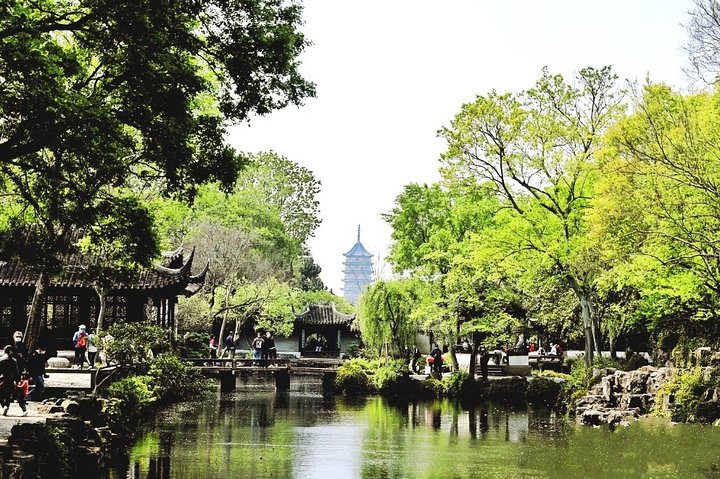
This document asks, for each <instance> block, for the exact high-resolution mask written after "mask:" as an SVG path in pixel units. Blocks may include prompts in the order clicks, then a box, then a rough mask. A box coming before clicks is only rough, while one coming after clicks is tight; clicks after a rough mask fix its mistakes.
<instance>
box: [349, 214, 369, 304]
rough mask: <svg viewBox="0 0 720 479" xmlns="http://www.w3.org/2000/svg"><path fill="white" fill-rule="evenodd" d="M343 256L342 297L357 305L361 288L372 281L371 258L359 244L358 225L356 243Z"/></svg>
mask: <svg viewBox="0 0 720 479" xmlns="http://www.w3.org/2000/svg"><path fill="white" fill-rule="evenodd" d="M343 256H345V262H344V263H343V274H344V277H343V296H344V297H345V299H347V300H348V301H350V302H351V303H352V304H357V301H358V298H360V293H361V292H362V290H363V288H364V287H365V286H367V285H368V284H370V283H372V281H373V274H372V257H373V255H371V254H370V253H368V251H367V250H366V249H365V247H364V246H363V245H362V243H361V242H360V225H358V233H357V243H355V245H354V246H353V247H352V248H351V249H350V251H348V252H347V253H345V254H344V255H343Z"/></svg>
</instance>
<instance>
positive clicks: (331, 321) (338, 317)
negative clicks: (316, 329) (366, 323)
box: [295, 304, 355, 326]
mask: <svg viewBox="0 0 720 479" xmlns="http://www.w3.org/2000/svg"><path fill="white" fill-rule="evenodd" d="M295 318H296V321H297V322H298V323H300V324H308V325H320V326H342V325H347V326H349V325H350V323H352V322H353V320H354V319H355V315H354V314H345V313H341V312H339V311H337V310H336V309H335V305H334V304H308V305H307V309H305V311H303V312H302V313H299V314H296V315H295Z"/></svg>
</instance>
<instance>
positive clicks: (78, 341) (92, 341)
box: [72, 324, 98, 369]
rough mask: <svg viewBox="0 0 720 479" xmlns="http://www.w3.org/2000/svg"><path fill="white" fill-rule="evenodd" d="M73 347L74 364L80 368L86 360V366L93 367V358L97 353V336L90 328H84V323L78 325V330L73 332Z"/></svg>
mask: <svg viewBox="0 0 720 479" xmlns="http://www.w3.org/2000/svg"><path fill="white" fill-rule="evenodd" d="M72 340H73V347H74V349H75V364H76V366H77V367H78V368H80V369H82V368H83V365H84V364H85V363H86V362H87V363H88V367H89V368H90V369H93V368H94V367H95V359H96V358H97V354H98V345H97V336H96V335H95V334H94V333H93V332H92V330H91V329H89V328H86V327H85V325H84V324H81V325H80V326H78V330H77V331H75V334H73V338H72Z"/></svg>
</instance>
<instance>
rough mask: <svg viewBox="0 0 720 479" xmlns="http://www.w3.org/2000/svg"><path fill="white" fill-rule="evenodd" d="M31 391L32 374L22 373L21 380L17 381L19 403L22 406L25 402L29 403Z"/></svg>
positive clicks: (16, 389)
mask: <svg viewBox="0 0 720 479" xmlns="http://www.w3.org/2000/svg"><path fill="white" fill-rule="evenodd" d="M29 391H30V376H29V375H28V373H23V374H21V375H20V381H18V382H17V388H15V392H16V393H17V400H18V404H20V407H23V406H24V405H25V404H27V397H28V392H29ZM23 410H24V409H23Z"/></svg>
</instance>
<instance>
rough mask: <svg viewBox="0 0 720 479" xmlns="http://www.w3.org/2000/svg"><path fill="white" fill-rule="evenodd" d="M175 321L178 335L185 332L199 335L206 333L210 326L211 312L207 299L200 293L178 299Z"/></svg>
mask: <svg viewBox="0 0 720 479" xmlns="http://www.w3.org/2000/svg"><path fill="white" fill-rule="evenodd" d="M175 320H176V321H177V324H178V332H179V333H180V334H183V333H186V332H192V333H196V334H197V333H200V332H203V331H208V329H209V328H210V325H211V324H212V311H211V309H210V304H209V303H208V298H207V297H206V296H205V295H204V294H202V293H200V294H195V295H193V296H190V297H189V298H188V297H185V296H181V297H179V298H178V304H177V309H176V311H175Z"/></svg>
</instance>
